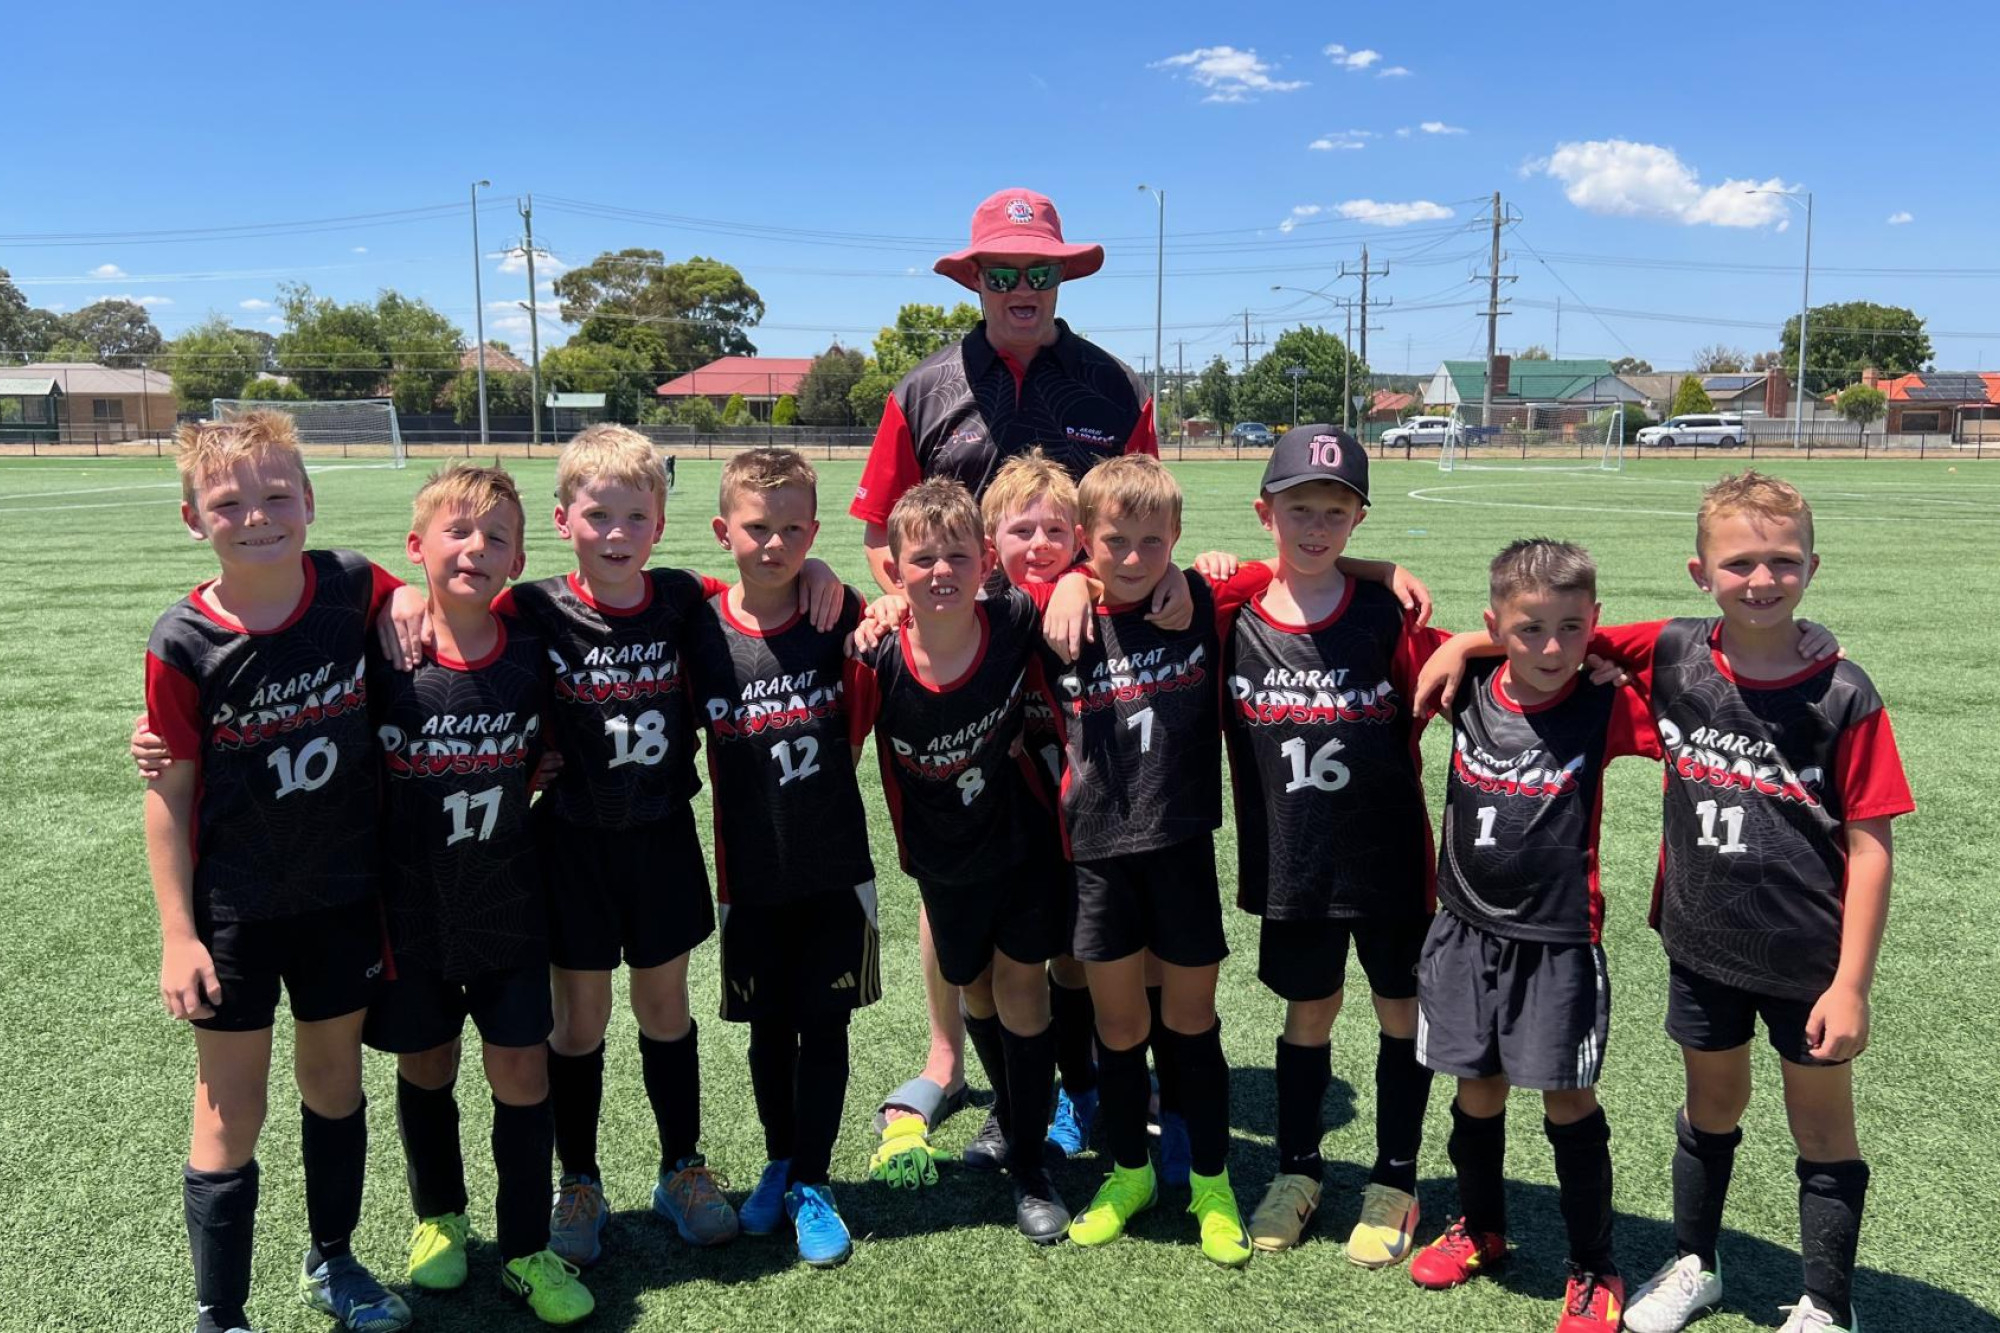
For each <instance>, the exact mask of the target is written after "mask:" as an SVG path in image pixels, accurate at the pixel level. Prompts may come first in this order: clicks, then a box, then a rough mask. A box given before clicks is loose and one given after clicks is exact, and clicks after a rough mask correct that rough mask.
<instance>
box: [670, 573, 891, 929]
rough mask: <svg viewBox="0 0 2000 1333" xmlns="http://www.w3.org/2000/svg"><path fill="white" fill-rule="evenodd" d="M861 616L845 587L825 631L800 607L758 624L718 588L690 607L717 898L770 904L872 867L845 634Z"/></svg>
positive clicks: (851, 884) (839, 883)
mask: <svg viewBox="0 0 2000 1333" xmlns="http://www.w3.org/2000/svg"><path fill="white" fill-rule="evenodd" d="M860 620H861V596H860V594H859V593H857V592H855V591H854V590H853V589H852V588H849V589H848V590H847V598H846V604H845V605H844V606H843V607H842V609H841V614H840V620H839V623H837V624H836V625H835V626H834V627H833V628H832V629H830V630H825V631H821V630H817V629H814V628H813V627H812V623H811V622H810V621H808V620H807V619H806V618H805V616H804V615H803V614H802V613H800V614H795V615H794V616H793V617H792V618H791V619H790V620H788V621H786V622H785V623H784V624H783V625H781V626H779V627H777V628H775V629H772V630H769V631H766V632H759V631H758V630H756V629H754V628H751V627H750V626H748V625H745V624H744V623H742V622H741V621H739V620H738V619H737V618H736V617H735V616H734V615H732V614H731V613H730V610H729V599H728V596H727V595H726V594H725V595H723V596H720V597H716V598H713V599H711V600H709V601H708V602H705V603H704V604H703V605H702V606H701V608H700V610H699V611H698V613H697V615H696V618H695V624H696V627H697V628H696V632H695V636H694V649H693V652H692V654H691V656H692V660H693V665H694V684H695V698H696V700H697V702H698V704H699V706H700V716H701V721H702V725H703V726H704V727H705V728H707V731H708V770H709V785H710V792H711V796H712V799H713V802H714V808H715V878H716V900H717V901H718V902H721V903H754V904H757V905H759V906H770V905H776V904H780V903H788V902H795V901H797V900H798V899H801V898H807V897H811V896H812V895H813V894H816V893H823V892H826V891H828V890H831V889H849V890H851V889H854V888H855V887H857V886H859V885H862V884H866V883H868V882H869V881H870V880H872V879H874V878H875V868H874V864H873V862H872V861H871V860H870V858H869V851H868V826H867V822H866V816H865V815H864V814H863V812H862V806H861V787H860V784H859V783H858V782H857V781H856V779H855V774H854V762H853V752H852V749H851V747H852V746H853V745H854V744H856V743H858V742H859V740H860V739H861V737H860V736H859V735H856V734H854V732H853V729H852V728H853V724H852V718H851V714H850V711H849V707H848V684H849V672H850V670H851V667H852V664H851V663H849V661H848V660H847V656H846V644H845V641H846V638H847V636H848V634H849V633H851V632H852V631H853V629H854V627H855V625H857V624H859V623H860ZM864 734H865V733H864Z"/></svg>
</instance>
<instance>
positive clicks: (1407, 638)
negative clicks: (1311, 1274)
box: [1224, 424, 1444, 1268]
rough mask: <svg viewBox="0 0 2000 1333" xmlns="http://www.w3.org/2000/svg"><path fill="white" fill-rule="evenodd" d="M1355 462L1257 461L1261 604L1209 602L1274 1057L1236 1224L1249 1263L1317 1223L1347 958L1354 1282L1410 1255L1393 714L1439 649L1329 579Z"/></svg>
mask: <svg viewBox="0 0 2000 1333" xmlns="http://www.w3.org/2000/svg"><path fill="white" fill-rule="evenodd" d="M1367 503H1368V456H1367V453H1366V451H1365V450H1364V449H1363V448H1362V447H1361V445H1360V444H1359V443H1358V442H1356V441H1355V439H1354V438H1353V437H1352V436H1350V435H1348V434H1347V433H1346V432H1345V431H1341V430H1339V429H1337V428H1335V427H1333V426H1328V425H1310V424H1309V425H1302V426H1297V427H1294V428H1293V429H1291V430H1289V431H1287V432H1285V434H1284V435H1283V436H1282V437H1281V438H1280V439H1279V441H1278V443H1277V444H1276V445H1275V446H1274V447H1273V449H1272V451H1271V461H1270V464H1269V465H1268V466H1267V467H1266V469H1265V472H1264V479H1263V484H1262V487H1261V489H1260V494H1259V496H1258V499H1257V515H1258V518H1259V520H1260V521H1261V522H1262V523H1263V524H1264V526H1265V528H1266V529H1267V530H1268V531H1269V532H1270V533H1271V535H1272V538H1273V540H1274V542H1275V544H1276V547H1277V560H1276V565H1277V568H1276V573H1275V575H1274V576H1273V578H1272V579H1271V581H1270V586H1269V587H1268V589H1265V590H1263V591H1261V592H1258V591H1256V587H1255V583H1254V581H1253V582H1252V583H1251V584H1248V585H1244V584H1243V580H1244V579H1245V578H1246V576H1250V575H1255V574H1257V573H1259V572H1260V571H1261V570H1262V568H1263V567H1262V566H1258V565H1250V566H1245V567H1244V569H1243V570H1242V571H1240V572H1239V573H1238V575H1237V577H1236V579H1234V580H1232V582H1231V583H1230V584H1228V585H1225V590H1226V592H1228V593H1229V594H1231V596H1230V597H1229V598H1226V600H1235V599H1240V598H1241V597H1243V596H1244V595H1246V594H1254V595H1250V596H1249V598H1248V601H1247V602H1246V603H1244V604H1243V605H1242V608H1241V610H1240V611H1238V612H1236V614H1234V615H1233V616H1232V617H1231V618H1230V619H1229V620H1227V621H1225V624H1224V648H1225V657H1224V664H1225V671H1224V683H1225V686H1226V688H1227V690H1228V704H1227V708H1226V714H1225V723H1226V731H1227V735H1228V739H1229V752H1230V760H1231V764H1230V767H1231V772H1232V773H1233V775H1234V789H1235V795H1236V819H1237V827H1238V837H1237V855H1238V860H1239V866H1238V886H1237V902H1238V905H1239V906H1241V907H1242V908H1243V909H1244V910H1246V911H1249V912H1252V913H1255V914H1256V915H1257V916H1259V917H1261V918H1262V927H1261V931H1260V938H1259V947H1258V966H1257V974H1258V977H1259V979H1260V980H1262V981H1263V982H1264V984H1265V985H1266V986H1268V987H1270V988H1271V989H1272V990H1273V991H1275V992H1276V993H1277V994H1278V995H1280V996H1282V997H1284V999H1285V1001H1286V1006H1285V1027H1284V1031H1283V1033H1282V1034H1281V1035H1280V1036H1279V1038H1278V1042H1277V1064H1276V1070H1277V1083H1278V1157H1279V1165H1278V1175H1277V1177H1276V1178H1275V1179H1274V1180H1273V1181H1272V1182H1271V1185H1270V1187H1269V1188H1268V1189H1267V1191H1266V1192H1265V1195H1264V1199H1263V1201H1262V1203H1261V1204H1260V1205H1259V1206H1258V1208H1257V1211H1256V1212H1255V1214H1253V1216H1252V1220H1251V1225H1250V1234H1251V1238H1252V1240H1253V1242H1254V1243H1255V1244H1256V1245H1257V1246H1258V1248H1260V1249H1264V1250H1268V1251H1278V1250H1285V1249H1289V1248H1291V1247H1292V1246H1294V1245H1296V1244H1297V1243H1298V1242H1299V1239H1300V1237H1301V1235H1302V1234H1303V1232H1304V1230H1305V1228H1306V1226H1307V1225H1308V1224H1309V1223H1310V1221H1311V1219H1312V1216H1313V1213H1314V1212H1315V1211H1316V1210H1317V1208H1318V1207H1319V1203H1320V1191H1321V1174H1322V1171H1323V1169H1324V1168H1323V1163H1322V1161H1321V1158H1320V1139H1321V1137H1322V1136H1323V1135H1324V1133H1325V1121H1324V1118H1323V1113H1322V1110H1321V1103H1322V1102H1323V1100H1324V1098H1325V1095H1326V1088H1327V1084H1328V1082H1329V1080H1330V1079H1331V1078H1332V1065H1331V1050H1332V1046H1331V1034H1332V1029H1333V1023H1334V1020H1335V1018H1336V1016H1337V1015H1338V1014H1339V1012H1340V1007H1341V1001H1342V997H1343V994H1344V984H1345V981H1346V970H1347V955H1348V950H1349V947H1350V945H1351V946H1352V948H1353V949H1354V951H1355V953H1357V954H1358V955H1359V957H1360V960H1361V964H1362V966H1363V968H1364V969H1365V970H1366V972H1367V975H1368V984H1369V989H1370V991H1371V992H1372V995H1373V999H1374V1007H1375V1013H1376V1017H1377V1019H1378V1021H1379V1023H1380V1025H1381V1035H1380V1038H1379V1045H1378V1049H1377V1054H1376V1062H1375V1088H1376V1106H1375V1123H1376V1158H1375V1163H1374V1167H1373V1169H1372V1170H1371V1172H1370V1174H1369V1181H1368V1185H1367V1187H1366V1188H1365V1190H1364V1192H1363V1194H1362V1200H1361V1209H1360V1216H1359V1218H1358V1220H1357V1222H1356V1224H1355V1226H1354V1228H1353V1231H1352V1232H1351V1234H1350V1235H1349V1237H1348V1241H1347V1254H1348V1257H1349V1258H1350V1259H1351V1260H1352V1261H1353V1262H1355V1263H1357V1264H1361V1265H1364V1266H1367V1267H1371V1268H1374V1267H1383V1266H1386V1265H1389V1264H1393V1263H1396V1262H1398V1261H1400V1260H1401V1259H1402V1258H1404V1256H1406V1255H1407V1254H1408V1253H1409V1252H1410V1247H1411V1243H1412V1235H1411V1233H1412V1232H1413V1230H1414V1229H1415V1227H1416V1222H1417V1204H1416V1182H1417V1166H1416V1159H1417V1150H1418V1145H1419V1143H1420V1142H1421V1136H1422V1133H1423V1118H1424V1107H1425V1103H1426V1102H1427V1100H1428V1098H1429V1093H1430V1072H1429V1071H1428V1070H1427V1069H1425V1068H1424V1067H1423V1066H1422V1065H1421V1064H1420V1063H1419V1062H1418V1061H1417V1058H1416V1042H1415V1038H1416V1032H1417V1014H1416V963H1417V955H1418V953H1419V952H1420V950H1421V948H1422V945H1423V938H1424V930H1425V928H1426V927H1427V926H1428V925H1429V919H1430V911H1431V881H1432V866H1431V839H1430V821H1429V816H1428V814H1427V813H1426V811H1425V809H1424V794H1423V786H1422V783H1421V780H1420V779H1419V776H1418V772H1417V750H1416V744H1417V737H1418V734H1419V732H1420V730H1421V722H1420V721H1419V720H1418V719H1417V718H1416V717H1415V716H1414V715H1413V713H1412V711H1411V709H1410V707H1409V704H1408V702H1407V701H1408V699H1409V697H1410V687H1411V685H1412V684H1413V683H1414V681H1415V678H1416V674H1417V671H1418V669H1419V668H1420V667H1421V666H1422V665H1423V663H1424V661H1425V660H1426V658H1427V657H1428V656H1429V654H1430V652H1431V651H1432V649H1433V648H1435V646H1436V645H1437V644H1438V643H1439V642H1440V641H1441V640H1442V639H1443V637H1444V635H1443V634H1442V632H1441V631H1438V630H1435V629H1430V628H1426V627H1424V625H1423V622H1422V618H1421V617H1420V616H1419V615H1417V614H1413V613H1411V612H1410V611H1409V610H1407V609H1406V607H1405V605H1404V603H1403V599H1402V598H1400V597H1399V596H1398V595H1397V594H1396V593H1394V592H1392V591H1391V590H1390V589H1388V588H1384V587H1381V586H1379V585H1377V584H1374V583H1363V582H1357V581H1356V580H1355V579H1353V578H1352V577H1351V576H1349V575H1347V574H1345V573H1343V571H1342V568H1341V566H1340V564H1339V563H1338V562H1339V560H1340V558H1341V553H1342V551H1343V550H1344V549H1345V548H1346V546H1347V543H1348V540H1349V537H1350V536H1351V534H1352V533H1353V531H1354V529H1355V528H1356V527H1357V526H1359V525H1360V523H1361V522H1362V521H1363V520H1364V519H1365V518H1366V517H1367Z"/></svg>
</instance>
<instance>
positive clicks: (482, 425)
mask: <svg viewBox="0 0 2000 1333" xmlns="http://www.w3.org/2000/svg"><path fill="white" fill-rule="evenodd" d="M492 183H493V182H492V181H474V182H472V188H471V191H470V194H471V196H472V320H473V329H474V331H475V332H476V333H477V334H478V335H479V447H480V448H481V449H484V448H485V447H486V297H485V296H484V295H483V294H482V292H481V290H480V280H479V268H480V260H479V191H480V189H481V188H482V187H484V186H489V185H491V184H492Z"/></svg>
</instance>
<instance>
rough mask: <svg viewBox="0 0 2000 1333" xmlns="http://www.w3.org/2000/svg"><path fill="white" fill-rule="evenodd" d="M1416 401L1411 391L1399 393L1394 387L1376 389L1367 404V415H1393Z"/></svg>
mask: <svg viewBox="0 0 2000 1333" xmlns="http://www.w3.org/2000/svg"><path fill="white" fill-rule="evenodd" d="M1416 401H1417V396H1416V395H1415V394H1413V393H1401V392H1398V391H1397V390H1395V389H1377V390H1376V391H1375V397H1374V399H1373V401H1371V402H1370V403H1369V404H1368V415H1369V416H1371V417H1378V416H1395V415H1396V414H1397V413H1399V412H1401V411H1402V410H1403V409H1404V408H1406V407H1409V406H1411V405H1413V404H1414V403H1415V402H1416Z"/></svg>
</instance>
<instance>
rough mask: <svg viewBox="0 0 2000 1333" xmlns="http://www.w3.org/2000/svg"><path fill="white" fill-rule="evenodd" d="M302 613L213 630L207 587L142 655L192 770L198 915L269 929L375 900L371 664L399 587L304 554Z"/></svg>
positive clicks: (357, 560)
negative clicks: (377, 621) (377, 624)
mask: <svg viewBox="0 0 2000 1333" xmlns="http://www.w3.org/2000/svg"><path fill="white" fill-rule="evenodd" d="M301 558H302V560H303V561H304V566H305V592H304V594H303V595H302V596H301V597H300V599H299V605H298V609H297V610H295V611H294V612H293V613H292V615H291V617H290V618H289V619H287V620H286V621H285V622H284V623H283V624H282V625H279V626H278V627H277V628H275V629H270V630H246V629H244V628H243V627H242V626H240V625H236V624H233V623H230V622H228V621H225V620H223V619H222V618H221V617H220V616H218V615H217V613H216V612H215V611H214V610H212V609H211V608H210V607H209V605H208V604H207V602H206V601H205V599H204V596H203V593H204V590H205V589H206V587H207V585H206V584H204V585H203V586H202V587H201V588H197V589H195V591H194V592H192V593H189V594H188V595H187V596H186V597H184V598H182V599H181V600H180V601H178V602H176V603H175V604H174V605H173V606H171V607H168V608H167V610H166V612H165V613H164V614H162V615H161V616H160V618H159V620H158V621H156V622H155V623H154V625H153V633H152V638H151V639H150V640H149V641H148V643H147V645H146V714H147V718H148V725H150V727H151V728H152V730H153V731H154V732H155V733H156V734H157V735H159V736H160V738H161V739H162V740H164V741H165V742H166V746H167V751H168V753H170V754H171V755H173V757H174V759H175V760H176V761H177V762H179V763H183V764H193V765H196V766H197V770H198V772H199V773H200V788H199V792H198V795H197V797H196V801H195V819H194V823H195V826H194V830H193V833H194V903H195V908H196V910H197V911H198V912H201V913H203V914H205V915H206V916H207V917H208V918H209V919H211V920H215V921H263V920H272V919H275V918H280V917H290V916H299V915H303V914H304V913H307V912H314V911H318V910H320V909H322V908H328V907H338V906H341V905H343V904H346V903H352V902H357V901H359V900H361V899H363V898H366V897H368V896H369V895H370V894H372V893H374V892H375V887H376V885H375V872H376V866H377V861H376V855H375V815H376V803H377V801H376V793H377V790H378V787H377V779H376V771H375V738H374V734H373V733H372V732H371V731H370V729H369V725H368V706H367V700H368V693H367V682H366V679H365V675H366V656H367V651H368V644H369V642H370V641H371V638H372V629H371V626H372V624H373V621H374V615H375V612H376V611H377V610H378V609H379V608H380V606H381V604H382V603H383V601H385V600H386V599H387V598H388V596H389V594H390V593H391V592H392V591H394V590H395V589H396V588H397V587H398V586H400V585H399V584H398V582H397V580H396V579H394V578H392V577H391V576H390V575H388V574H387V573H385V572H384V571H383V570H381V569H379V568H377V567H376V566H374V565H372V564H370V563H369V562H368V561H367V559H365V558H364V557H362V556H359V555H356V554H355V553H354V552H352V551H308V552H306V554H305V555H304V556H303V557H301Z"/></svg>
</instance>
